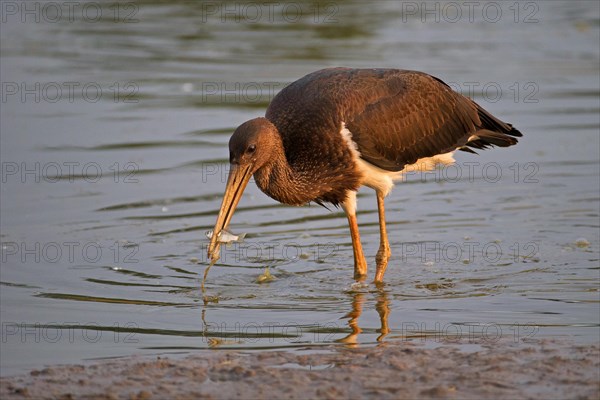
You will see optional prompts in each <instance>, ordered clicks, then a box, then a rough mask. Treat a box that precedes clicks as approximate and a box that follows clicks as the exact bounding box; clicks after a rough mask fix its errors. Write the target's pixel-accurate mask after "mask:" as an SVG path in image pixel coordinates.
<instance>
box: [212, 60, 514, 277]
mask: <svg viewBox="0 0 600 400" xmlns="http://www.w3.org/2000/svg"><path fill="white" fill-rule="evenodd" d="M515 136H521V133H520V132H519V131H518V130H517V129H515V128H513V127H512V125H511V124H508V123H505V122H502V121H500V120H499V119H497V118H496V117H494V116H493V115H492V114H490V113H489V112H487V111H486V110H484V109H483V108H482V107H481V106H479V105H478V104H477V103H475V102H474V101H473V100H471V99H469V98H467V97H465V96H463V95H461V94H459V93H457V92H455V91H453V90H452V89H451V88H450V87H449V86H448V85H447V84H445V83H444V82H443V81H441V80H440V79H438V78H435V77H433V76H431V75H428V74H425V73H423V72H417V71H407V70H398V69H351V68H328V69H323V70H320V71H316V72H313V73H311V74H308V75H306V76H305V77H303V78H301V79H299V80H297V81H295V82H293V83H291V84H290V85H288V86H287V87H285V88H284V89H283V90H282V91H281V92H279V93H278V94H277V95H276V96H275V97H274V98H273V100H272V101H271V104H270V105H269V107H268V108H267V112H266V115H265V117H264V118H262V117H261V118H254V119H251V120H249V121H246V122H244V123H243V124H242V125H240V126H239V127H238V128H237V129H236V130H235V131H234V132H233V135H232V136H231V139H230V140H229V162H230V163H231V170H230V172H229V177H228V179H227V186H226V188H225V194H224V196H223V202H222V204H221V209H220V210H219V215H218V217H217V222H216V224H215V228H214V230H213V232H214V234H213V236H212V238H211V241H210V244H209V247H208V257H209V258H210V260H211V265H212V264H214V263H215V262H216V261H217V260H218V259H219V254H220V252H219V246H220V243H219V241H218V240H217V239H218V236H219V233H220V232H221V231H222V230H224V229H226V228H227V227H228V225H229V222H230V220H231V217H232V216H233V213H234V211H235V208H236V206H237V204H238V202H239V200H240V198H241V197H242V194H243V192H244V189H245V188H246V185H247V183H248V181H249V180H250V177H251V176H254V179H255V181H256V184H257V185H258V187H259V188H260V190H262V191H263V192H264V193H265V194H267V195H268V196H270V197H272V198H273V199H275V200H277V201H279V202H281V203H284V204H289V205H295V206H300V205H303V204H306V203H309V202H315V203H318V204H321V205H323V204H325V203H330V204H333V205H334V206H336V207H337V206H341V207H342V208H343V210H344V211H345V213H346V216H347V218H348V224H349V225H350V234H351V237H352V247H353V251H354V279H356V280H364V279H365V278H366V275H367V263H366V261H365V256H364V254H363V249H362V245H361V242H360V236H359V233H358V224H357V221H356V191H357V190H358V188H359V187H361V186H362V185H365V186H368V187H370V188H372V189H374V190H375V192H376V194H377V208H378V211H379V228H380V245H379V250H378V252H377V256H376V263H377V268H376V272H375V282H382V281H383V275H384V273H385V269H386V267H387V263H388V259H389V257H390V254H391V252H390V245H389V243H388V239H387V232H386V226H385V212H384V199H385V197H386V196H387V195H388V194H389V192H390V190H391V189H392V187H393V185H394V181H396V180H398V179H401V177H402V174H403V173H406V172H407V171H409V170H414V169H420V170H426V169H431V168H434V167H435V165H436V164H438V163H451V162H453V161H454V159H453V158H452V154H453V152H454V151H456V150H463V151H468V152H471V153H475V152H474V151H473V150H472V148H475V149H485V148H487V147H492V146H499V147H507V146H511V145H514V144H516V143H517V139H516V138H515ZM207 272H208V270H207Z"/></svg>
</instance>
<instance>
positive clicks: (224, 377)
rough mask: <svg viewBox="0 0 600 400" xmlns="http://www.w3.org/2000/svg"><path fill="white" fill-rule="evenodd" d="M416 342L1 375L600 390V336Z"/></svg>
mask: <svg viewBox="0 0 600 400" xmlns="http://www.w3.org/2000/svg"><path fill="white" fill-rule="evenodd" d="M468 347H469V346H466V347H460V346H457V345H443V346H441V347H438V348H424V347H423V346H421V345H418V344H413V343H411V342H388V343H384V344H381V345H379V346H377V347H370V348H347V347H341V346H332V347H326V348H325V350H326V351H323V349H322V348H321V350H319V351H318V353H316V354H314V353H313V354H298V353H292V352H282V351H265V352H246V353H243V352H236V351H226V350H219V351H211V350H207V351H205V352H202V353H199V354H198V353H197V354H194V355H193V356H189V357H187V358H184V359H168V358H158V359H157V358H152V359H150V358H142V357H139V358H136V357H133V358H127V359H118V360H112V361H105V362H99V363H96V364H91V365H85V366H84V365H71V366H55V367H49V368H45V369H42V370H34V371H31V372H30V373H29V374H27V375H21V376H15V377H8V378H1V379H0V398H2V399H5V400H6V399H24V398H34V399H38V398H40V399H42V398H44V399H45V398H53V399H56V398H58V399H71V398H76V399H80V398H83V399H121V398H125V399H166V398H178V399H199V398H200V399H202V398H207V399H231V398H243V399H255V398H256V399H275V398H278V399H312V398H324V399H345V398H352V399H359V398H373V399H375V398H377V399H416V398H460V399H483V398H496V399H594V400H596V399H598V398H600V346H599V345H598V344H595V345H573V344H566V343H560V342H556V341H543V340H542V341H537V342H534V343H518V344H515V343H497V344H495V345H493V346H490V345H486V346H476V347H477V350H476V351H464V349H465V348H468Z"/></svg>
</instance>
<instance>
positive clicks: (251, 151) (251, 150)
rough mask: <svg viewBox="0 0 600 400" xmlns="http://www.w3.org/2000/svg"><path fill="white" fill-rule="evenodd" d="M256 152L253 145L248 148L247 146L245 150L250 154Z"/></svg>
mask: <svg viewBox="0 0 600 400" xmlns="http://www.w3.org/2000/svg"><path fill="white" fill-rule="evenodd" d="M255 151H256V145H255V144H251V145H250V146H248V148H247V149H246V153H249V154H252V153H254V152H255Z"/></svg>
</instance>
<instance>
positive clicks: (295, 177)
mask: <svg viewBox="0 0 600 400" xmlns="http://www.w3.org/2000/svg"><path fill="white" fill-rule="evenodd" d="M254 180H255V181H256V185H257V186H258V187H259V188H260V190H262V191H263V192H264V193H265V194H266V195H267V196H269V197H271V198H273V199H275V200H277V201H279V202H281V203H284V204H289V205H296V206H299V205H303V204H306V203H308V202H309V201H311V200H313V199H314V198H315V197H316V196H317V193H315V189H316V187H315V186H311V185H309V181H310V180H307V179H305V177H304V174H303V173H302V172H301V171H298V170H296V169H294V168H292V166H290V164H289V163H288V161H287V158H286V156H285V152H284V149H283V143H282V142H281V139H279V140H278V142H277V143H276V145H275V146H274V147H273V154H272V157H271V158H270V161H269V162H268V163H267V164H265V165H264V166H262V167H261V168H260V169H258V170H257V171H256V172H255V173H254Z"/></svg>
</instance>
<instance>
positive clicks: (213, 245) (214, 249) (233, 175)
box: [208, 164, 252, 264]
mask: <svg viewBox="0 0 600 400" xmlns="http://www.w3.org/2000/svg"><path fill="white" fill-rule="evenodd" d="M251 176H252V164H250V165H244V166H240V165H231V170H230V171H229V177H228V178H227V186H225V194H224V195H223V203H221V209H220V210H219V216H218V217H217V223H216V224H215V228H214V229H213V235H212V238H211V239H210V244H209V245H208V258H209V259H210V262H211V264H214V263H215V262H216V261H217V260H218V259H219V257H220V251H219V248H220V246H221V243H220V242H219V241H218V240H217V239H218V237H219V234H220V233H221V231H222V230H223V229H227V227H228V226H229V221H230V220H231V217H232V216H233V212H234V211H235V208H236V207H237V205H238V203H239V201H240V199H241V198H242V194H243V193H244V189H246V185H248V182H249V181H250V177H251Z"/></svg>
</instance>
